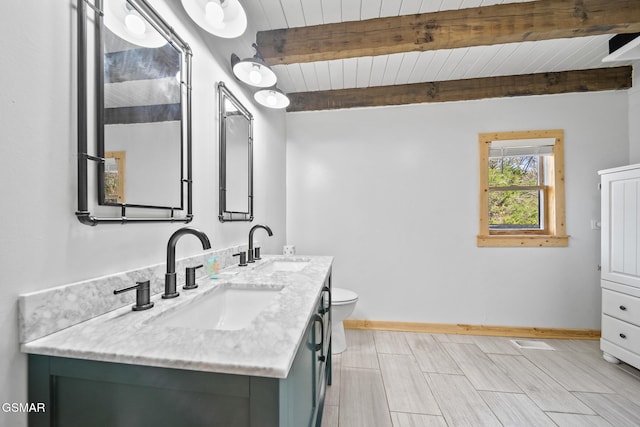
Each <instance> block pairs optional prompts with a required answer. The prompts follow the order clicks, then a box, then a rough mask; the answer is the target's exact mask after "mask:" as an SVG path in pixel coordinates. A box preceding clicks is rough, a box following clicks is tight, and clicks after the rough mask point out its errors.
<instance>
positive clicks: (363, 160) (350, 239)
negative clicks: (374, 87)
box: [287, 91, 628, 329]
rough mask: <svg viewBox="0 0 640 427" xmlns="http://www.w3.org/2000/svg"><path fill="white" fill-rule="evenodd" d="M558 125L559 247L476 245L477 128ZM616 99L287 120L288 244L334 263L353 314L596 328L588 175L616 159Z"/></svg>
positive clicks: (576, 97) (622, 112)
mask: <svg viewBox="0 0 640 427" xmlns="http://www.w3.org/2000/svg"><path fill="white" fill-rule="evenodd" d="M557 128H561V129H564V130H565V158H566V164H565V177H566V178H565V180H566V193H567V196H566V201H567V231H568V233H569V234H570V235H571V238H570V244H569V247H568V248H478V247H476V235H477V233H478V148H477V145H478V142H477V139H478V133H480V132H491V131H515V130H528V129H557ZM627 132H628V126H627V93H626V92H624V91H621V92H601V93H591V94H569V95H553V96H538V97H521V98H505V99H498V100H483V101H473V102H456V103H442V104H422V105H416V106H402V107H386V108H366V109H352V110H341V111H328V112H306V113H291V114H288V115H287V218H288V221H287V238H288V243H290V244H295V245H296V246H297V250H298V252H299V253H306V254H330V255H334V256H335V257H336V259H335V264H334V282H333V283H334V285H335V286H337V287H345V288H350V289H353V290H354V291H356V292H357V293H358V294H359V296H360V300H359V302H358V305H357V308H356V312H355V313H354V314H353V316H352V317H353V318H355V319H370V320H391V321H415V322H434V323H449V324H457V323H468V324H475V325H502V326H538V327H559V328H595V329H598V328H599V327H600V320H599V318H600V315H599V312H600V308H599V307H600V297H599V279H598V277H599V273H598V271H597V265H598V262H599V253H600V250H599V242H600V239H599V232H598V231H594V230H591V229H590V220H591V219H592V218H594V219H595V218H599V216H600V214H599V210H600V195H599V191H598V189H597V184H598V182H599V177H598V175H597V173H596V172H597V171H598V170H599V169H603V168H608V167H613V166H617V165H622V164H626V162H627V161H628V133H627Z"/></svg>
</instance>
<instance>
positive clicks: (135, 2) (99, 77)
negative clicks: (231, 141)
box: [75, 0, 193, 226]
mask: <svg viewBox="0 0 640 427" xmlns="http://www.w3.org/2000/svg"><path fill="white" fill-rule="evenodd" d="M127 1H128V2H129V4H130V5H131V6H132V7H133V8H134V9H136V10H137V11H138V12H139V13H140V14H141V15H143V16H145V17H147V18H148V20H149V22H150V23H152V24H153V25H154V27H155V28H156V30H158V31H159V32H160V33H162V34H163V35H164V36H165V38H166V39H167V40H168V42H169V43H171V44H172V45H173V46H174V47H176V48H177V49H178V50H179V51H180V52H182V69H183V76H184V77H183V82H182V85H183V86H184V89H185V91H184V92H185V95H184V98H183V100H182V108H183V109H184V112H183V122H184V123H183V124H182V128H183V132H182V138H183V141H182V149H181V153H183V154H182V156H184V152H185V149H186V155H187V159H186V160H187V161H186V169H187V170H186V178H185V176H184V174H183V175H182V184H183V186H182V189H181V194H182V202H181V205H182V206H180V208H173V207H161V206H141V205H127V204H126V203H123V204H120V205H116V206H115V207H116V208H118V207H119V208H120V216H113V217H111V216H107V217H97V216H94V215H92V214H91V212H89V200H88V198H89V195H88V194H89V193H88V190H89V188H88V164H89V163H88V162H90V161H91V162H96V163H97V164H98V168H97V169H98V180H97V182H98V183H100V180H101V172H102V170H103V169H104V162H105V159H104V157H103V156H104V154H103V153H101V152H98V153H97V154H96V155H95V156H94V155H91V154H89V152H88V140H89V126H88V122H89V114H90V112H89V108H88V107H89V103H88V92H89V91H88V89H89V75H88V70H87V69H88V66H87V60H88V50H87V21H88V16H87V10H88V9H87V8H90V9H93V11H94V12H95V15H94V19H95V22H94V32H95V35H94V38H95V46H94V52H95V77H94V79H95V80H94V83H95V85H96V90H95V105H94V107H93V108H94V110H95V111H94V113H95V123H96V124H97V125H96V129H95V132H96V140H97V141H104V128H103V127H102V124H103V123H104V117H103V116H104V112H103V101H104V84H103V83H104V74H103V61H104V58H103V47H102V32H101V29H102V27H103V0H94V2H93V3H91V2H90V0H78V22H77V25H78V35H77V37H78V40H77V43H78V56H77V62H78V63H77V67H78V94H77V96H78V210H77V211H76V213H75V215H76V217H77V218H78V220H79V221H80V222H81V223H82V224H85V225H91V226H94V225H98V224H103V223H104V224H124V223H127V222H146V223H157V222H180V223H188V222H191V220H192V219H193V201H192V195H193V194H192V193H193V189H192V147H191V58H192V56H193V54H192V51H191V48H190V47H189V45H188V44H187V43H186V42H185V41H184V40H183V39H181V38H180V37H179V36H178V35H177V34H176V33H175V32H174V30H173V28H171V27H170V26H169V25H168V24H167V23H166V22H165V21H164V20H163V19H162V17H161V16H160V15H159V14H158V13H157V12H156V11H155V9H153V8H152V7H151V6H150V5H149V4H148V3H147V2H146V1H145V0H127ZM98 151H104V145H103V146H102V149H100V147H98ZM182 156H181V158H180V164H181V168H184V159H183V158H182ZM184 184H186V193H187V203H186V205H187V211H186V214H185V215H184V216H180V217H178V216H175V213H176V211H180V210H183V209H184V193H185V191H184ZM98 192H99V191H98ZM98 197H100V196H98ZM128 207H133V208H142V209H160V210H166V211H169V216H168V217H167V216H163V217H153V216H149V217H138V216H127V208H128Z"/></svg>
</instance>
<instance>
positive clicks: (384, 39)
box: [256, 0, 640, 65]
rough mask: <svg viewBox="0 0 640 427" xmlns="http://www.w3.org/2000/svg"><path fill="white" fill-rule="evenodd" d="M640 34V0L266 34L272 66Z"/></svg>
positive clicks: (583, 1) (544, 4) (530, 6)
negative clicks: (585, 37)
mask: <svg viewBox="0 0 640 427" xmlns="http://www.w3.org/2000/svg"><path fill="white" fill-rule="evenodd" d="M633 32H640V2H639V1H638V0H538V1H531V2H524V3H507V4H498V5H493V6H482V7H474V8H467V9H459V10H446V11H440V12H433V13H423V14H416V15H403V16H394V17H387V18H375V19H369V20H364V21H352V22H340V23H334V24H323V25H315V26H308V27H299V28H289V29H280V30H269V31H260V32H258V34H257V36H256V39H257V44H258V50H259V51H260V53H261V54H262V56H263V57H264V59H265V61H266V62H267V63H268V64H270V65H276V64H293V63H300V62H313V61H327V60H333V59H344V58H354V57H360V56H377V55H388V54H393V53H401V52H413V51H425V50H437V49H453V48H461V47H470V46H485V45H495V44H504V43H516V42H524V41H536V40H549V39H556V38H570V37H582V36H591V35H599V34H614V33H633Z"/></svg>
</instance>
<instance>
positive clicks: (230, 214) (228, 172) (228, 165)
mask: <svg viewBox="0 0 640 427" xmlns="http://www.w3.org/2000/svg"><path fill="white" fill-rule="evenodd" d="M218 115H219V117H218V118H219V120H218V122H219V126H220V168H219V170H220V190H219V207H220V213H219V215H218V219H219V220H220V222H226V221H253V116H252V115H251V113H249V111H248V110H247V109H246V108H245V107H244V106H243V105H242V104H241V103H240V101H238V99H237V98H236V97H235V96H234V95H233V94H232V93H231V91H229V89H228V88H227V87H226V86H225V84H224V83H223V82H220V83H218Z"/></svg>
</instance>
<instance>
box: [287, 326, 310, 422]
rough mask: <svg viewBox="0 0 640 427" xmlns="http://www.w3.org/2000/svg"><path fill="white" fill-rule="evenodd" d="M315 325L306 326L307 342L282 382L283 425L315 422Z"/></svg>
mask: <svg viewBox="0 0 640 427" xmlns="http://www.w3.org/2000/svg"><path fill="white" fill-rule="evenodd" d="M313 329H314V322H313V320H311V322H309V324H308V325H307V330H306V332H305V334H304V339H303V341H302V343H301V344H300V348H299V349H298V353H297V354H296V358H295V360H294V361H293V365H292V366H291V370H290V371H289V376H288V377H287V379H286V380H285V381H283V386H282V391H281V396H280V411H281V413H282V414H283V417H284V420H286V422H285V421H284V420H283V421H282V422H281V423H280V425H281V426H287V427H307V426H312V425H314V420H315V418H314V417H315V409H316V404H315V381H314V376H315V360H316V349H315V336H314V335H315V334H314V333H313Z"/></svg>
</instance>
